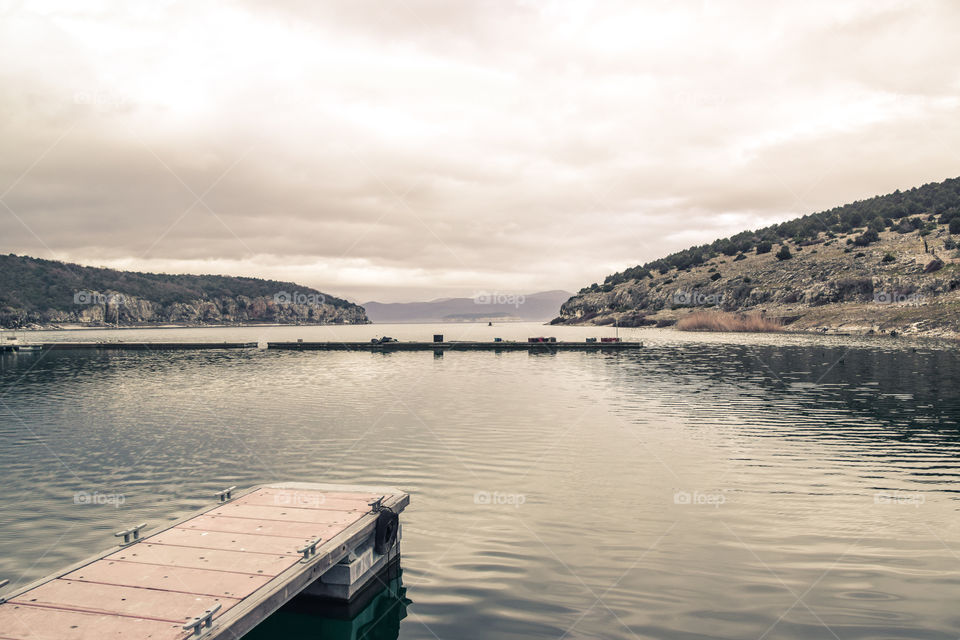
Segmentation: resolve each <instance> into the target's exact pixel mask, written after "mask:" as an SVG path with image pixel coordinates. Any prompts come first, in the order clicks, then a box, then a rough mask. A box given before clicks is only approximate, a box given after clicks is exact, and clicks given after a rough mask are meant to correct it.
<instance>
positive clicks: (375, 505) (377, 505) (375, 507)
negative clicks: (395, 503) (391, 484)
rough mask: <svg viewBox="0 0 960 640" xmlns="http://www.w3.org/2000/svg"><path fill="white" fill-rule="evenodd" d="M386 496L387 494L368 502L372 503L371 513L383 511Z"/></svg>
mask: <svg viewBox="0 0 960 640" xmlns="http://www.w3.org/2000/svg"><path fill="white" fill-rule="evenodd" d="M385 497H386V496H380V497H379V498H377V499H376V500H374V501H373V502H368V503H367V504H368V505H370V512H371V513H380V512H381V511H383V499H384V498H385Z"/></svg>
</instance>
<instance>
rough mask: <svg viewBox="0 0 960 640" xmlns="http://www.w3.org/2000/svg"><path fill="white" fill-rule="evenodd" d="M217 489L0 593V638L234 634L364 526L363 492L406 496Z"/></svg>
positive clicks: (367, 527) (369, 515) (299, 586)
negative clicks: (102, 548) (185, 513)
mask: <svg viewBox="0 0 960 640" xmlns="http://www.w3.org/2000/svg"><path fill="white" fill-rule="evenodd" d="M229 497H230V494H229V493H228V494H227V498H226V500H225V501H224V502H221V503H216V504H213V505H211V507H209V508H207V509H205V510H203V511H202V512H201V513H199V514H197V515H194V516H192V517H190V518H187V519H185V520H182V521H180V522H177V523H175V524H174V525H173V526H171V527H170V528H168V529H165V530H163V531H160V532H158V533H154V534H153V535H150V536H148V537H144V538H143V539H141V540H140V541H139V542H136V543H134V544H130V545H128V546H122V547H120V548H117V547H114V548H113V549H111V550H110V551H107V552H106V553H103V554H100V555H98V556H96V557H94V558H90V559H88V560H85V561H83V562H81V563H79V564H78V565H76V566H74V567H71V568H69V569H66V570H64V571H62V572H60V573H58V574H56V575H53V576H50V577H48V578H44V579H43V580H40V581H38V582H36V583H34V584H32V585H29V586H27V587H25V588H24V589H20V590H19V591H16V592H14V593H13V594H11V595H10V596H8V598H7V600H6V601H3V600H0V640H88V639H89V640H94V639H96V640H101V639H103V638H123V639H125V640H126V639H144V640H146V639H151V640H166V639H170V640H184V639H186V638H190V637H200V636H202V637H203V638H220V637H224V638H226V637H230V638H236V637H239V636H240V635H242V634H243V633H246V632H247V631H249V630H250V629H252V628H253V626H255V625H256V624H257V623H259V622H260V621H261V620H263V619H264V618H266V617H267V616H268V615H270V613H272V612H273V611H275V610H276V609H277V608H279V607H280V606H281V605H283V604H284V603H285V602H286V601H288V600H289V599H291V598H292V597H294V596H295V595H297V594H298V593H300V591H302V590H303V589H304V588H305V587H307V586H309V585H310V584H312V583H314V582H315V581H316V580H317V579H318V578H319V577H320V576H322V575H323V574H324V573H325V572H326V571H327V570H329V569H330V567H332V566H333V565H334V564H336V563H337V562H339V561H340V560H342V559H344V558H345V557H347V555H348V554H349V553H351V552H352V551H353V550H354V549H355V548H356V547H357V545H358V544H361V543H363V541H364V540H368V539H369V538H370V537H371V536H372V535H373V533H374V532H375V531H376V530H377V526H378V522H379V520H380V516H381V513H380V511H379V504H378V505H376V506H374V507H373V508H371V506H370V505H371V501H375V500H377V499H380V498H382V505H383V507H384V508H385V509H389V510H392V511H394V512H397V513H398V512H399V511H402V510H403V508H404V507H406V505H407V504H408V503H409V495H407V494H406V493H403V492H400V491H397V490H396V489H390V488H386V489H382V488H376V487H355V488H354V487H343V486H339V485H315V484H305V483H290V484H285V485H271V486H266V487H258V488H254V489H251V490H250V491H249V492H247V493H246V494H244V495H242V496H238V497H236V498H235V499H233V500H230V499H229ZM393 517H394V518H395V516H393ZM397 549H399V547H397ZM198 621H199V622H198ZM191 624H193V625H194V627H197V628H191Z"/></svg>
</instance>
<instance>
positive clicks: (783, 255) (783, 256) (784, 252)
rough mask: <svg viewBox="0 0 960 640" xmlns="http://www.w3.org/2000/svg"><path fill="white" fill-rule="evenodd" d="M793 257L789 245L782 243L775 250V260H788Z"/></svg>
mask: <svg viewBox="0 0 960 640" xmlns="http://www.w3.org/2000/svg"><path fill="white" fill-rule="evenodd" d="M792 257H793V254H792V253H790V247H788V246H787V245H783V246H782V247H780V251H777V260H789V259H790V258H792Z"/></svg>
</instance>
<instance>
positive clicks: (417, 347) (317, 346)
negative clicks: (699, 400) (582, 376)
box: [267, 342, 643, 351]
mask: <svg viewBox="0 0 960 640" xmlns="http://www.w3.org/2000/svg"><path fill="white" fill-rule="evenodd" d="M641 347H643V343H642V342H379V343H378V342H268V343H267V348H268V349H288V350H303V351H307V350H312V351H600V350H603V351H607V350H610V351H629V350H632V349H640V348H641Z"/></svg>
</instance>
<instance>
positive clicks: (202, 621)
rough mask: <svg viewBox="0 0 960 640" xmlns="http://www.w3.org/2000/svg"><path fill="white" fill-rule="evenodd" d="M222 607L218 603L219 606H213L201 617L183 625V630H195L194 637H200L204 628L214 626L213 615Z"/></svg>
mask: <svg viewBox="0 0 960 640" xmlns="http://www.w3.org/2000/svg"><path fill="white" fill-rule="evenodd" d="M222 606H223V605H222V604H221V603H219V602H218V603H217V604H215V605H213V606H212V607H210V608H209V609H207V610H206V611H204V612H203V613H202V614H201V615H199V616H197V617H196V618H194V619H193V620H191V621H190V622H188V623H187V624H185V625H183V628H184V629H186V630H187V631H190V630H191V629H193V635H195V636H198V635H200V634H201V633H203V628H204V627H209V626H211V625H212V624H213V614H215V613H216V612H217V611H220V607H222Z"/></svg>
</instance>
